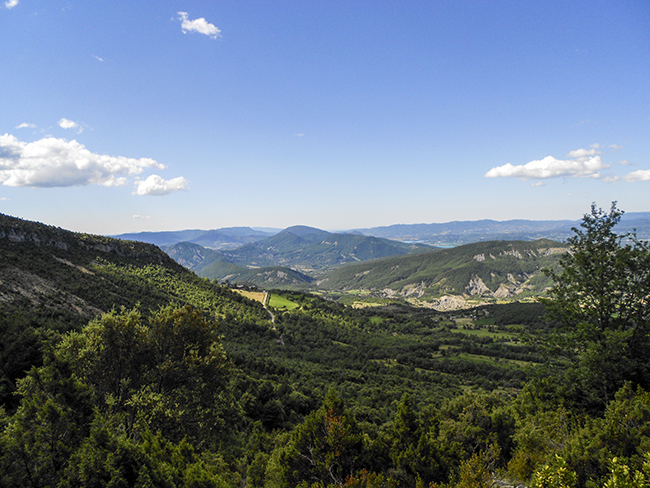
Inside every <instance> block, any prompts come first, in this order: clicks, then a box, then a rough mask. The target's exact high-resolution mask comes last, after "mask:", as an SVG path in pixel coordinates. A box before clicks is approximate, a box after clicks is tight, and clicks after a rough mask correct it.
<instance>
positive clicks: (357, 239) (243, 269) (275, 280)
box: [163, 226, 427, 287]
mask: <svg viewBox="0 0 650 488" xmlns="http://www.w3.org/2000/svg"><path fill="white" fill-rule="evenodd" d="M426 248H427V247H426V246H423V245H419V244H418V245H415V244H406V243H401V242H397V241H392V240H389V239H383V238H377V237H371V236H362V235H357V234H334V233H331V232H326V231H324V230H320V229H315V228H313V227H306V226H295V227H289V228H288V229H285V230H283V231H282V232H280V233H278V234H276V235H274V236H271V237H267V238H265V239H262V240H259V241H257V242H253V243H250V244H246V245H244V246H241V247H239V248H237V249H234V250H215V249H207V248H205V247H202V246H200V245H199V244H196V243H192V242H179V243H177V244H173V245H171V246H167V247H163V249H164V250H165V251H166V252H167V253H168V254H169V255H170V256H171V257H172V258H174V259H175V260H176V261H177V262H178V263H180V264H182V265H183V266H185V267H187V268H189V269H191V270H192V271H195V272H196V273H197V274H199V275H200V276H204V277H208V278H213V279H218V280H229V281H247V282H252V283H256V284H259V285H262V286H266V287H270V286H287V285H292V286H303V285H307V284H309V283H311V282H312V281H313V277H312V276H310V275H308V274H306V273H316V274H317V273H318V272H319V271H323V270H326V269H330V268H331V267H334V266H340V265H343V264H346V263H351V262H360V261H367V260H371V259H378V258H383V257H387V256H395V255H404V254H408V253H412V252H418V251H422V250H424V249H426Z"/></svg>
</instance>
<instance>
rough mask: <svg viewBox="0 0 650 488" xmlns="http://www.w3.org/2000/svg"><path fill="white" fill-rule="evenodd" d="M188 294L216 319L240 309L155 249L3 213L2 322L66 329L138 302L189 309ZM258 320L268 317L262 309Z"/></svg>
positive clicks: (222, 291)
mask: <svg viewBox="0 0 650 488" xmlns="http://www.w3.org/2000/svg"><path fill="white" fill-rule="evenodd" d="M189 289H192V292H191V295H192V296H193V297H194V299H195V301H196V302H197V303H195V304H194V305H195V306H196V305H199V304H200V302H201V300H202V299H201V294H204V295H206V297H207V296H210V300H209V301H210V303H211V304H212V305H211V308H212V310H211V311H212V312H214V313H217V314H219V313H224V312H225V311H226V310H231V309H232V308H238V307H239V306H240V305H239V304H241V302H242V299H241V297H240V296H239V295H237V294H236V293H233V292H231V291H230V290H228V289H226V288H224V287H221V286H216V285H213V284H211V283H210V282H209V281H207V280H203V279H201V278H199V277H198V276H196V275H195V274H194V273H192V272H191V271H189V270H187V269H186V268H184V267H183V266H181V265H180V264H178V263H176V262H175V261H174V260H173V259H171V258H170V257H169V256H168V255H167V254H166V253H164V252H163V251H162V250H160V249H159V248H157V247H156V246H153V245H151V244H146V243H142V242H136V241H122V240H119V239H113V238H110V237H103V236H96V235H89V234H81V233H75V232H70V231H67V230H63V229H60V228H57V227H53V226H48V225H44V224H40V223H36V222H29V221H25V220H21V219H17V218H14V217H9V216H6V215H2V214H0V313H2V314H4V316H9V315H11V314H13V313H14V311H16V310H17V311H19V313H20V314H22V315H23V316H25V314H27V315H29V316H30V317H32V319H30V320H38V317H42V318H47V319H50V318H55V319H57V320H58V322H60V323H61V327H63V328H71V327H74V326H77V325H80V324H85V323H86V322H87V321H88V319H89V318H92V317H94V316H96V315H97V314H99V313H101V312H107V311H110V310H111V309H113V308H119V307H121V306H125V307H133V306H135V305H136V304H138V303H139V304H140V306H141V307H144V308H149V309H154V308H156V307H159V306H161V305H163V304H167V303H169V302H170V301H175V302H178V303H188V296H185V294H186V293H187V292H188V290H189ZM213 297H219V299H218V300H213ZM206 300H207V298H206ZM217 303H218V305H215V304H217ZM249 305H250V306H251V307H253V308H255V307H257V306H256V305H255V304H254V303H253V302H251V303H250V304H247V306H249ZM16 313H18V312H16ZM259 316H260V317H265V313H264V311H263V310H262V311H261V312H259Z"/></svg>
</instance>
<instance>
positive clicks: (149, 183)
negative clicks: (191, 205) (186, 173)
mask: <svg viewBox="0 0 650 488" xmlns="http://www.w3.org/2000/svg"><path fill="white" fill-rule="evenodd" d="M188 186H189V184H188V182H187V180H186V179H185V178H183V177H182V176H179V177H178V178H172V179H171V180H164V179H162V178H161V177H160V176H158V175H151V176H149V177H148V178H147V179H146V180H142V181H139V182H137V183H136V189H135V191H134V192H133V194H134V195H167V194H168V193H171V192H173V191H179V190H187V189H188Z"/></svg>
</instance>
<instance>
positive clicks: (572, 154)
mask: <svg viewBox="0 0 650 488" xmlns="http://www.w3.org/2000/svg"><path fill="white" fill-rule="evenodd" d="M594 146H596V147H595V148H593V149H576V150H575V151H569V153H568V154H567V155H566V157H567V158H584V157H589V156H595V155H596V154H601V152H600V151H598V150H597V148H598V147H599V144H594Z"/></svg>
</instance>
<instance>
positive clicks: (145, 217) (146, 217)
mask: <svg viewBox="0 0 650 488" xmlns="http://www.w3.org/2000/svg"><path fill="white" fill-rule="evenodd" d="M133 218H134V219H144V220H147V219H150V218H151V215H138V214H135V215H134V216H133Z"/></svg>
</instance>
